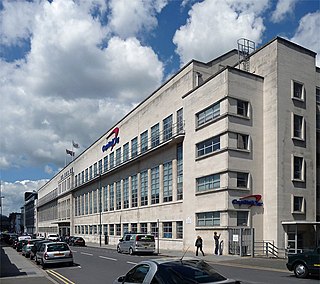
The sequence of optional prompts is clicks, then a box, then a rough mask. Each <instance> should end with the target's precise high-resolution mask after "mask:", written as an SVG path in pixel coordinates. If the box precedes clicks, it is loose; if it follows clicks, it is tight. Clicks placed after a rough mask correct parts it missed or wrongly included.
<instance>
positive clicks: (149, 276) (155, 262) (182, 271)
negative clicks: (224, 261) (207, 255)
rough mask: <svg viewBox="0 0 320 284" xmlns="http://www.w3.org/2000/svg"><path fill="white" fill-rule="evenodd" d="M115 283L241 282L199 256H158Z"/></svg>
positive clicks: (142, 262)
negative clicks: (219, 271) (226, 275)
mask: <svg viewBox="0 0 320 284" xmlns="http://www.w3.org/2000/svg"><path fill="white" fill-rule="evenodd" d="M113 283H114V284H119V283H122V284H125V283H144V284H151V283H166V284H175V283H207V284H209V283H215V284H217V283H235V284H236V283H240V282H239V281H235V280H232V279H227V278H226V277H224V276H222V275H221V274H220V273H218V272H216V271H215V270H214V269H213V267H212V266H210V265H209V264H208V263H206V262H205V261H203V260H201V259H197V258H189V257H188V258H183V259H179V258H158V259H151V260H146V261H141V262H140V263H138V264H137V265H136V266H134V267H133V268H132V269H131V270H130V271H129V272H128V273H127V274H126V275H124V276H120V277H119V278H118V279H116V280H115V281H114V282H113Z"/></svg>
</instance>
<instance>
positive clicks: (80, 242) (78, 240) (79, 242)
mask: <svg viewBox="0 0 320 284" xmlns="http://www.w3.org/2000/svg"><path fill="white" fill-rule="evenodd" d="M69 244H70V246H83V247H84V246H85V245H86V241H85V240H84V238H82V237H73V238H72V239H71V240H70V242H69Z"/></svg>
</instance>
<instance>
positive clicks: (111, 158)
mask: <svg viewBox="0 0 320 284" xmlns="http://www.w3.org/2000/svg"><path fill="white" fill-rule="evenodd" d="M109 163H110V169H112V168H113V167H114V152H112V153H110V155H109Z"/></svg>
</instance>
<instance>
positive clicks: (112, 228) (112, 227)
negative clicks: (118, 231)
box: [109, 224, 114, 236]
mask: <svg viewBox="0 0 320 284" xmlns="http://www.w3.org/2000/svg"><path fill="white" fill-rule="evenodd" d="M109 233H110V236H114V224H110V225H109Z"/></svg>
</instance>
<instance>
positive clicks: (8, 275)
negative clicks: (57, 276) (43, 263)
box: [0, 244, 56, 284]
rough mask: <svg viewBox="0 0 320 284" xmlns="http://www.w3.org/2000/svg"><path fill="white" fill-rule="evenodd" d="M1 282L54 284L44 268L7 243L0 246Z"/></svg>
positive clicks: (7, 283) (9, 283)
mask: <svg viewBox="0 0 320 284" xmlns="http://www.w3.org/2000/svg"><path fill="white" fill-rule="evenodd" d="M0 263H1V266H0V282H1V284H31V283H32V284H53V283H56V282H55V281H53V280H51V278H49V277H48V276H47V274H46V272H44V271H43V270H42V269H40V268H39V267H37V265H36V264H34V263H32V262H31V261H29V260H28V259H26V258H25V257H23V256H21V255H20V254H19V253H18V252H17V251H15V250H14V249H13V248H11V247H10V246H7V245H3V244H1V248H0Z"/></svg>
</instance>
